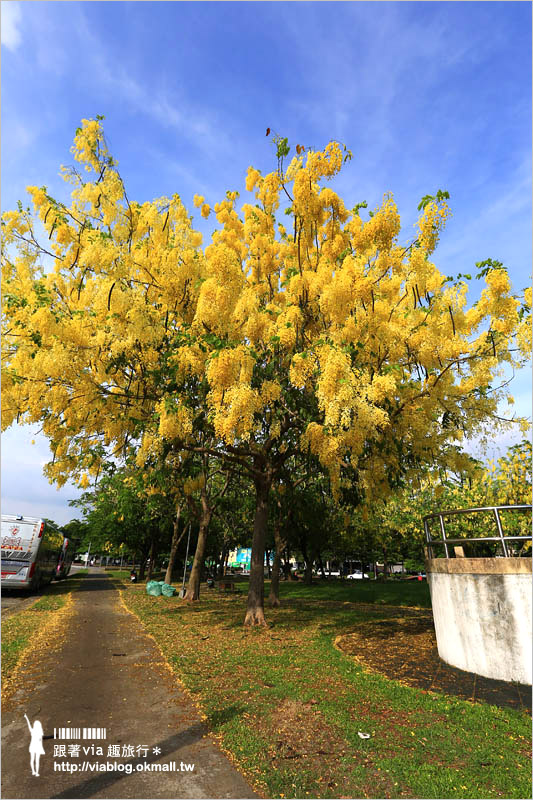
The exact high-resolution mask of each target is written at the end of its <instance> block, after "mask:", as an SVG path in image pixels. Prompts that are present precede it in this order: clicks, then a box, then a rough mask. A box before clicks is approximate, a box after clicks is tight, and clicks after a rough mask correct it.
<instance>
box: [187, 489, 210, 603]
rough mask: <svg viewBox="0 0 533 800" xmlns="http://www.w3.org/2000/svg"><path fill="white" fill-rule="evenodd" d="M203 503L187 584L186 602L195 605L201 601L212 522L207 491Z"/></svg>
mask: <svg viewBox="0 0 533 800" xmlns="http://www.w3.org/2000/svg"><path fill="white" fill-rule="evenodd" d="M201 503H202V511H201V514H200V528H199V530H198V541H197V543H196V552H195V554H194V561H193V562H192V569H191V574H190V577H189V583H188V584H187V592H186V593H185V600H187V601H188V602H189V603H195V602H196V601H197V600H199V599H200V580H201V578H202V568H203V565H204V555H205V545H206V542H207V531H208V528H209V523H210V522H211V514H212V511H211V509H210V508H209V503H208V502H207V493H206V491H205V489H202V496H201Z"/></svg>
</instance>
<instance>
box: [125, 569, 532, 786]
mask: <svg viewBox="0 0 533 800" xmlns="http://www.w3.org/2000/svg"><path fill="white" fill-rule="evenodd" d="M243 588H244V587H243ZM267 592H268V587H267ZM367 592H375V593H376V594H373V595H372V597H373V598H374V599H375V600H376V601H377V602H376V604H375V605H362V604H361V605H359V606H358V605H357V604H356V603H354V604H352V602H351V601H353V600H354V599H364V600H365V601H366V602H368V600H369V599H370V596H369V595H368V594H366V593H367ZM281 597H282V601H283V605H282V607H281V608H279V609H276V610H269V611H268V612H267V616H268V620H269V623H270V627H268V628H267V629H244V628H243V626H242V620H243V617H244V597H243V596H242V595H237V594H236V595H224V594H222V593H218V592H217V591H215V590H211V591H209V590H206V589H204V588H203V587H202V599H201V602H200V603H199V604H196V605H187V604H185V603H184V602H183V601H182V600H180V599H179V598H177V597H173V598H167V597H150V596H148V595H146V594H145V592H144V591H143V587H142V586H140V587H135V588H133V587H130V588H129V589H128V590H126V591H125V592H124V600H125V602H126V605H127V606H128V607H129V608H130V609H131V610H132V611H133V612H134V613H136V614H137V615H138V617H139V618H140V619H141V620H142V622H143V623H144V625H145V626H146V628H147V630H148V631H149V632H150V633H151V634H152V635H153V636H154V637H155V638H156V640H157V641H158V642H159V644H160V646H161V648H162V650H163V652H164V654H165V656H166V657H167V659H168V661H169V663H170V664H171V666H172V667H173V669H174V671H175V673H176V675H177V676H178V677H179V679H180V680H181V681H182V682H183V684H184V685H185V687H186V688H187V690H188V691H189V693H190V694H191V696H192V697H193V698H194V699H195V701H196V702H197V704H198V705H199V706H200V707H201V709H202V710H203V712H204V713H205V715H206V716H207V719H208V724H209V726H210V729H211V731H212V732H213V735H214V736H215V737H216V738H217V740H218V741H219V743H220V745H221V746H222V747H223V749H225V750H226V751H227V752H228V753H229V754H230V755H231V757H232V758H233V760H234V762H235V763H236V764H237V765H238V766H239V768H240V769H241V770H242V771H243V772H244V773H245V774H246V775H247V776H248V778H249V779H250V781H251V782H252V783H253V785H254V786H255V787H256V788H257V790H258V791H259V792H260V793H262V794H263V795H264V796H266V797H285V798H289V797H300V798H302V797H306V796H309V797H316V798H321V797H333V798H352V797H381V798H384V797H394V798H399V797H417V798H434V797H435V798H437V797H442V798H444V797H454V798H492V797H506V798H511V797H517V798H525V797H530V796H531V759H530V748H531V719H530V717H529V716H528V715H527V714H525V713H521V712H518V711H514V710H512V709H500V708H497V707H494V706H489V705H485V704H482V703H479V704H473V703H470V702H467V701H462V700H458V699H456V698H451V697H446V696H444V695H437V694H434V693H424V692H422V691H420V690H417V689H413V688H409V687H406V686H403V685H401V684H400V683H398V682H396V681H392V680H388V679H387V678H385V677H383V676H381V675H379V674H377V673H371V672H369V671H366V670H364V669H362V668H361V667H360V666H358V665H357V664H356V662H355V661H354V660H353V659H352V658H351V657H349V656H346V655H344V654H343V653H342V652H339V651H338V650H337V649H336V648H335V646H334V644H333V642H334V639H335V637H336V636H337V635H339V634H341V633H347V632H350V631H351V630H353V629H354V627H355V626H356V625H357V624H358V623H360V622H362V621H365V620H370V619H379V618H385V617H387V618H390V617H391V616H392V617H394V616H395V615H397V616H401V614H402V612H401V610H398V611H395V610H394V609H393V608H391V607H389V608H387V607H386V606H385V604H386V603H388V604H390V603H392V598H395V599H394V602H395V603H396V604H398V605H400V601H403V605H404V606H405V605H427V597H428V595H427V586H426V585H425V584H423V583H419V582H415V581H412V582H406V583H404V584H402V583H399V582H398V584H396V583H393V582H391V583H390V585H388V584H386V585H385V586H383V585H381V584H376V585H374V586H373V585H372V584H370V583H368V584H366V583H363V582H361V581H358V582H354V585H352V584H351V583H350V584H348V583H346V584H341V583H340V582H339V583H338V584H337V585H333V584H332V585H331V586H320V587H304V586H303V585H302V584H299V583H295V584H290V583H287V584H285V583H284V584H282V586H281ZM334 601H335V602H334ZM379 601H381V603H379ZM359 732H361V733H369V734H370V738H368V739H362V738H360V737H359Z"/></svg>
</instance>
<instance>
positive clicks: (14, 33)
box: [0, 0, 22, 51]
mask: <svg viewBox="0 0 533 800" xmlns="http://www.w3.org/2000/svg"><path fill="white" fill-rule="evenodd" d="M0 6H1V16H2V25H1V33H2V44H3V45H5V46H6V47H7V48H8V50H13V51H14V50H16V49H17V47H18V46H19V44H20V43H21V41H22V34H21V32H20V25H21V22H22V12H21V10H20V5H19V3H16V2H14V1H13V0H10V2H7V0H3V2H2V3H1V4H0Z"/></svg>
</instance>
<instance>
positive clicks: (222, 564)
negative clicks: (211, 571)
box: [217, 543, 229, 578]
mask: <svg viewBox="0 0 533 800" xmlns="http://www.w3.org/2000/svg"><path fill="white" fill-rule="evenodd" d="M228 555H229V553H228V548H227V546H226V544H225V543H224V544H223V545H222V555H221V556H220V564H219V565H218V569H217V577H218V578H223V577H224V575H225V574H226V562H227V560H228Z"/></svg>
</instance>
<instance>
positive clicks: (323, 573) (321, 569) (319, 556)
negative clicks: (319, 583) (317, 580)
mask: <svg viewBox="0 0 533 800" xmlns="http://www.w3.org/2000/svg"><path fill="white" fill-rule="evenodd" d="M318 564H319V566H320V572H321V573H322V577H323V578H324V579H325V577H326V570H325V569H324V562H323V561H322V556H321V555H320V554H319V555H318Z"/></svg>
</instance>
